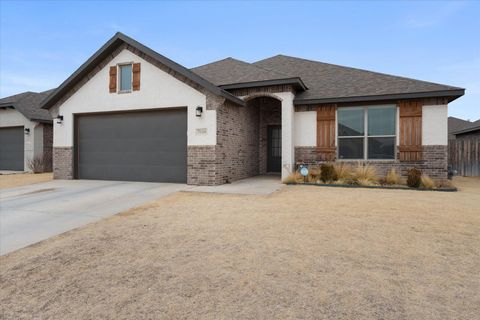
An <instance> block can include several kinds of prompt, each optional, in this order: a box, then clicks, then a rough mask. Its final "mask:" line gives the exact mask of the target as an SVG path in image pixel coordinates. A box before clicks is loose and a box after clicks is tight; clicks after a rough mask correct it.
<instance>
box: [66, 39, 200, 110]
mask: <svg viewBox="0 0 480 320" xmlns="http://www.w3.org/2000/svg"><path fill="white" fill-rule="evenodd" d="M123 63H140V66H141V72H140V83H141V86H140V90H138V91H131V92H128V93H118V92H110V89H109V79H110V74H109V71H110V67H111V66H117V65H118V64H123ZM205 99H206V97H205V95H204V94H203V93H201V92H200V91H198V90H196V89H194V88H192V87H191V86H189V85H188V84H186V83H184V82H182V81H180V80H178V79H176V78H175V77H174V76H172V75H170V74H168V73H167V72H165V71H163V70H161V69H159V68H158V67H157V66H155V65H153V64H152V63H150V62H148V61H146V60H145V59H143V58H141V57H140V56H138V55H136V54H135V53H133V52H132V51H130V50H128V49H127V48H124V49H123V50H121V51H120V52H119V53H117V54H116V55H115V56H114V57H113V59H112V60H110V61H109V62H108V63H107V64H105V65H103V66H102V68H101V69H100V70H98V71H97V72H96V73H95V74H94V75H93V76H92V77H91V78H90V79H88V80H87V81H86V82H85V83H83V84H82V85H81V86H80V88H78V90H77V91H75V92H74V93H73V94H72V95H71V96H70V97H68V99H67V100H66V101H64V102H62V103H61V104H60V105H59V108H60V110H59V111H60V112H67V111H68V112H72V113H84V112H99V111H112V110H128V109H148V108H162V107H172V106H177V107H180V106H189V105H193V104H195V103H196V104H201V105H205Z"/></svg>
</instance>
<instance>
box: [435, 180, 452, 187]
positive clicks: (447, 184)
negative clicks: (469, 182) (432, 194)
mask: <svg viewBox="0 0 480 320" xmlns="http://www.w3.org/2000/svg"><path fill="white" fill-rule="evenodd" d="M435 186H436V187H437V188H439V189H446V188H448V189H451V188H455V185H454V184H453V182H452V181H451V180H447V179H443V180H436V181H435Z"/></svg>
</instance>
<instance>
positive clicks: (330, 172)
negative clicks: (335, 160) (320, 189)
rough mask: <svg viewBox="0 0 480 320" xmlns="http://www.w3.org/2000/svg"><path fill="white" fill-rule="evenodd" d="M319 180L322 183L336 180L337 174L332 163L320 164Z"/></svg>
mask: <svg viewBox="0 0 480 320" xmlns="http://www.w3.org/2000/svg"><path fill="white" fill-rule="evenodd" d="M320 180H322V181H323V183H327V182H333V181H335V180H337V174H336V172H335V168H334V167H333V165H331V164H322V165H321V166H320Z"/></svg>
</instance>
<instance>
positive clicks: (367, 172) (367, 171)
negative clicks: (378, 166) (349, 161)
mask: <svg viewBox="0 0 480 320" xmlns="http://www.w3.org/2000/svg"><path fill="white" fill-rule="evenodd" d="M354 181H355V183H357V184H359V185H361V186H367V185H374V184H377V183H378V177H377V174H376V172H375V168H373V167H371V166H369V165H364V166H363V165H360V164H359V165H358V167H357V168H356V169H355V174H354Z"/></svg>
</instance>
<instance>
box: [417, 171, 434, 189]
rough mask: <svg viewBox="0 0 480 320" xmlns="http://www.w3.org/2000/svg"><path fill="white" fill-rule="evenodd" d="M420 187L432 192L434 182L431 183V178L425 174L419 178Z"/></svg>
mask: <svg viewBox="0 0 480 320" xmlns="http://www.w3.org/2000/svg"><path fill="white" fill-rule="evenodd" d="M420 186H421V187H422V188H423V189H427V190H432V189H433V188H435V181H433V180H432V178H430V177H429V176H427V175H426V174H422V175H421V176H420Z"/></svg>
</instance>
